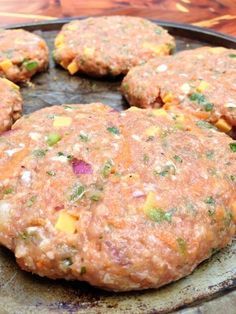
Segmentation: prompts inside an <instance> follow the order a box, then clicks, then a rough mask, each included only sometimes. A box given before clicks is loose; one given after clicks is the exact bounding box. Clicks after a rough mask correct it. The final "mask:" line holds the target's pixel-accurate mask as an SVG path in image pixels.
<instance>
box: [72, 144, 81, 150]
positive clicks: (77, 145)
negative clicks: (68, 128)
mask: <svg viewBox="0 0 236 314" xmlns="http://www.w3.org/2000/svg"><path fill="white" fill-rule="evenodd" d="M81 146H82V145H81V144H79V143H76V144H75V145H74V146H73V152H79V151H80V150H81Z"/></svg>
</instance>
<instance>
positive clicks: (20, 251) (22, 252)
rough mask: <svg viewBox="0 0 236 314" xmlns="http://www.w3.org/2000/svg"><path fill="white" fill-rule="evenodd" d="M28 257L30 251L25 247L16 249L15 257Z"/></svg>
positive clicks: (18, 246) (21, 246) (19, 246)
mask: <svg viewBox="0 0 236 314" xmlns="http://www.w3.org/2000/svg"><path fill="white" fill-rule="evenodd" d="M27 255H28V249H27V247H26V246H24V245H17V246H16V249H15V256H16V257H17V258H21V257H24V256H27Z"/></svg>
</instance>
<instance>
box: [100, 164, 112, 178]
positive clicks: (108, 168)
mask: <svg viewBox="0 0 236 314" xmlns="http://www.w3.org/2000/svg"><path fill="white" fill-rule="evenodd" d="M112 168H113V163H112V161H111V160H107V161H106V162H105V164H104V166H103V168H102V176H103V177H104V178H107V177H108V176H109V174H110V173H111V172H112Z"/></svg>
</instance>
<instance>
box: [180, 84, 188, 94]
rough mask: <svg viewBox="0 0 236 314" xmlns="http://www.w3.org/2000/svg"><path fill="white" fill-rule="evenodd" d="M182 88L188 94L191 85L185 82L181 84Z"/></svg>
mask: <svg viewBox="0 0 236 314" xmlns="http://www.w3.org/2000/svg"><path fill="white" fill-rule="evenodd" d="M180 89H181V91H182V92H184V93H185V94H188V93H189V92H190V90H191V86H190V85H189V84H188V83H184V84H183V85H181V86H180Z"/></svg>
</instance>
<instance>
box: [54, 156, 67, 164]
mask: <svg viewBox="0 0 236 314" xmlns="http://www.w3.org/2000/svg"><path fill="white" fill-rule="evenodd" d="M51 160H53V161H59V162H63V163H65V162H68V158H67V157H66V156H55V157H52V158H51Z"/></svg>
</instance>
